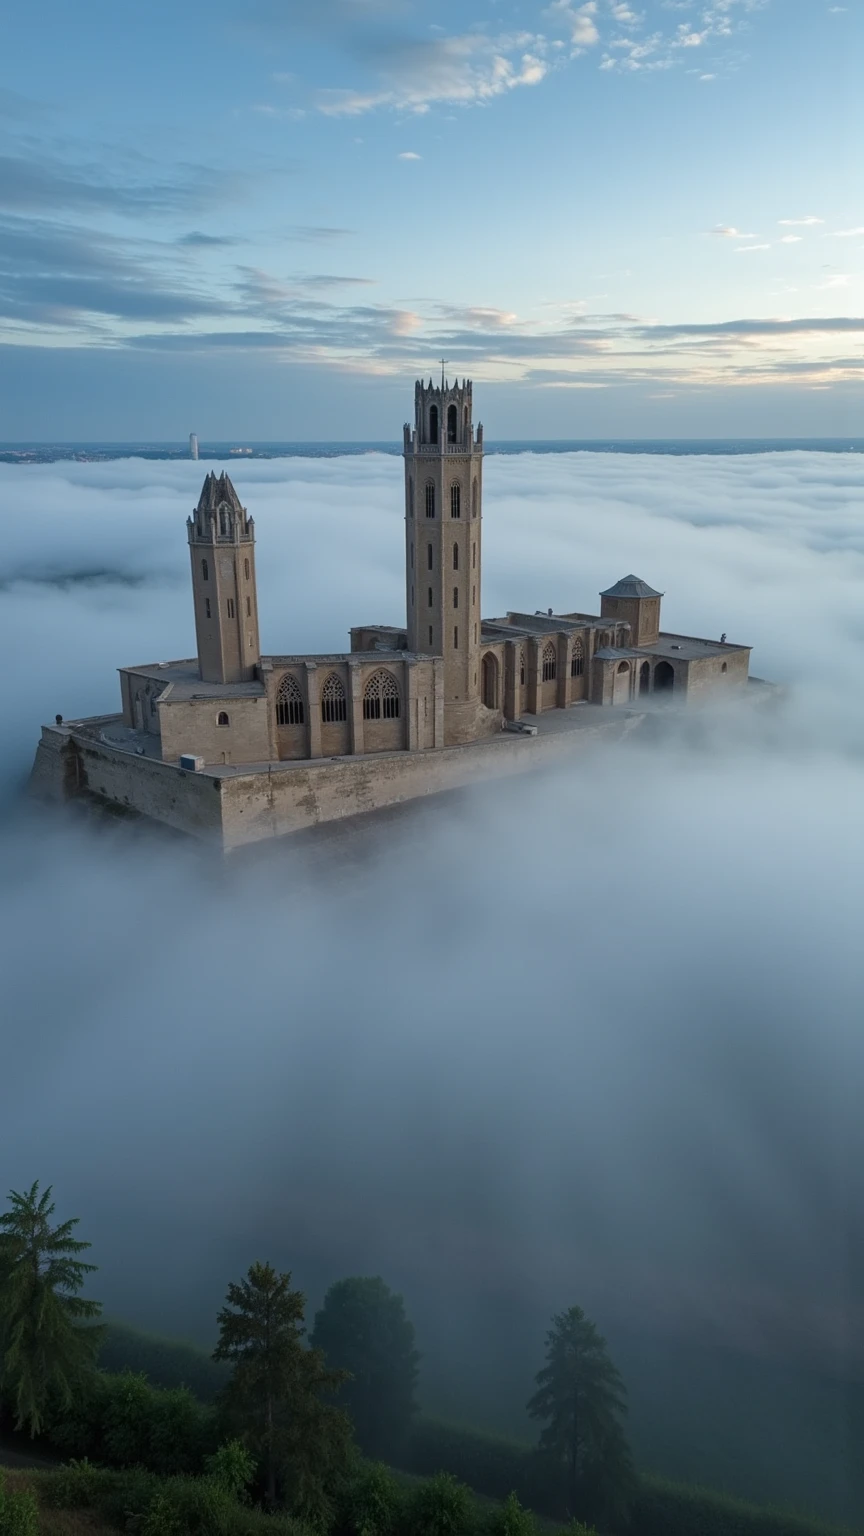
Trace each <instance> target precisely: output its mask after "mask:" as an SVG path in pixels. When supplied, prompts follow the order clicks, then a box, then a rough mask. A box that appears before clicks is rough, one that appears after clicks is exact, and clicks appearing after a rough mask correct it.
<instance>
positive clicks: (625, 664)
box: [618, 661, 630, 672]
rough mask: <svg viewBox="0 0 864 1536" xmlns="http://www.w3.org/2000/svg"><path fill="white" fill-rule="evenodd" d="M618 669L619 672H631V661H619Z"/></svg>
mask: <svg viewBox="0 0 864 1536" xmlns="http://www.w3.org/2000/svg"><path fill="white" fill-rule="evenodd" d="M618 671H619V672H629V671H630V663H629V661H619V663H618Z"/></svg>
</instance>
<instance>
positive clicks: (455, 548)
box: [453, 544, 459, 571]
mask: <svg viewBox="0 0 864 1536" xmlns="http://www.w3.org/2000/svg"><path fill="white" fill-rule="evenodd" d="M453 569H454V571H458V569H459V545H458V544H454V545H453Z"/></svg>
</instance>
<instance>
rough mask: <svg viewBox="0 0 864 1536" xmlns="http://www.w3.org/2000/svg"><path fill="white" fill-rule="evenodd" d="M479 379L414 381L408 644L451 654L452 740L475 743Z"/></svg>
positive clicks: (447, 698)
mask: <svg viewBox="0 0 864 1536" xmlns="http://www.w3.org/2000/svg"><path fill="white" fill-rule="evenodd" d="M471 409H472V401H471V382H470V380H469V379H463V381H462V383H461V384H460V383H459V382H458V380H457V381H455V382H454V383H453V384H452V385H451V384H448V383H447V381H446V379H445V378H444V376H443V373H442V377H441V387H440V388H439V387H438V385H436V384H433V382H432V380H431V379H430V380H429V383H428V384H424V383H423V382H422V381H418V382H417V384H416V385H415V387H414V427H413V430H412V428H411V427H410V426H408V425H407V423H406V426H405V430H404V457H405V586H406V604H407V614H408V625H407V628H408V645H409V648H410V649H411V650H412V651H414V652H419V653H420V654H425V655H433V656H443V658H444V739H445V742H447V743H448V744H452V743H456V742H460V741H471V740H472V739H473V738H474V736H476V734H477V721H478V708H479V704H480V571H481V528H482V502H483V428H482V426H478V427H477V432H476V436H475V432H474V425H473V422H472V419H471Z"/></svg>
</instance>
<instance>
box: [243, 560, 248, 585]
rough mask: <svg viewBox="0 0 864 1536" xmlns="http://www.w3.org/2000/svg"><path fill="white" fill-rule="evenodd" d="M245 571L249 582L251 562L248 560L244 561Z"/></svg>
mask: <svg viewBox="0 0 864 1536" xmlns="http://www.w3.org/2000/svg"><path fill="white" fill-rule="evenodd" d="M243 569H244V571H245V572H246V580H247V581H248V580H249V561H248V560H244V561H243Z"/></svg>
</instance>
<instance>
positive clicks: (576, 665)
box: [570, 636, 585, 677]
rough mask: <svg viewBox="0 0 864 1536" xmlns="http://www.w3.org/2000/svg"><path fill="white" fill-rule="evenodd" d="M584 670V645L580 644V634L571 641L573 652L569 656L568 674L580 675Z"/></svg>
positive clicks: (572, 675)
mask: <svg viewBox="0 0 864 1536" xmlns="http://www.w3.org/2000/svg"><path fill="white" fill-rule="evenodd" d="M584 671H585V647H584V646H583V644H582V638H581V636H579V637H578V638H577V639H576V640H574V641H573V654H572V656H571V657H570V676H571V677H581V676H582V673H583V672H584Z"/></svg>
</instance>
